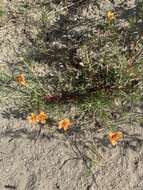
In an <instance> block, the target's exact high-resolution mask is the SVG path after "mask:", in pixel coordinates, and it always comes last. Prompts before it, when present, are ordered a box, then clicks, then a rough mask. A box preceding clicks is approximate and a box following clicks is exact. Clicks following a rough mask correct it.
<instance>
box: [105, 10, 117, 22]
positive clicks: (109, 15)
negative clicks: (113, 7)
mask: <svg viewBox="0 0 143 190" xmlns="http://www.w3.org/2000/svg"><path fill="white" fill-rule="evenodd" d="M107 19H108V20H109V21H112V20H115V19H116V16H115V13H114V12H112V11H108V12H107Z"/></svg>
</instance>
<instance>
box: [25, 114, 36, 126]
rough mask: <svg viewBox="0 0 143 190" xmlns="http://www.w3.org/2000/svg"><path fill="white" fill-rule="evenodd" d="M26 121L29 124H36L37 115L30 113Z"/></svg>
mask: <svg viewBox="0 0 143 190" xmlns="http://www.w3.org/2000/svg"><path fill="white" fill-rule="evenodd" d="M27 120H28V122H29V123H30V124H36V123H37V122H38V120H37V115H36V114H35V113H31V114H30V115H29V116H28V117H27Z"/></svg>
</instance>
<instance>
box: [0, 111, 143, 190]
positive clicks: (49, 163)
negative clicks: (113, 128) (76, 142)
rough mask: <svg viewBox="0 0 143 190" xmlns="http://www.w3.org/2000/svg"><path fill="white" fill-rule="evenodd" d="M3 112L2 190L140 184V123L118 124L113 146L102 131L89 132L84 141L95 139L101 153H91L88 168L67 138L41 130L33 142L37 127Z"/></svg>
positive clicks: (129, 189) (128, 188) (130, 188)
mask: <svg viewBox="0 0 143 190" xmlns="http://www.w3.org/2000/svg"><path fill="white" fill-rule="evenodd" d="M7 113H8V110H7V111H6V110H1V116H0V117H1V118H0V126H1V127H0V188H1V189H2V190H4V189H8V188H6V187H7V186H8V185H9V186H11V187H13V188H14V187H15V189H18V190H56V189H60V190H67V189H69V190H88V189H91V190H95V189H98V190H100V189H105V190H106V189H107V190H111V189H115V190H142V189H143V128H142V127H141V126H139V125H136V126H135V125H132V124H130V125H129V124H127V125H124V126H122V130H123V131H124V134H125V135H124V139H123V141H122V142H121V143H119V145H118V146H116V147H111V145H110V144H109V142H108V141H106V138H105V139H104V135H105V133H104V132H96V133H94V135H92V139H91V138H90V140H94V141H95V143H96V145H97V152H98V153H100V156H101V157H102V158H101V159H100V161H99V160H98V159H97V157H96V154H95V155H94V154H93V158H94V157H95V163H94V164H93V167H91V171H92V172H91V171H90V172H89V171H88V170H87V167H86V166H85V163H84V160H83V159H82V158H80V156H79V155H78V152H77V149H76V148H74V147H72V146H71V144H70V139H71V138H72V137H70V136H69V137H65V136H64V135H63V134H59V133H51V132H48V131H47V130H46V129H45V130H43V131H42V133H41V135H40V137H39V139H38V140H37V142H36V143H35V144H34V139H35V138H36V135H37V133H38V130H37V129H34V130H33V129H31V128H30V127H29V126H27V124H26V122H25V121H22V120H21V119H17V118H14V116H11V117H10V118H7V116H8V114H7ZM87 124H88V123H87ZM73 136H74V135H73ZM104 140H105V141H104ZM86 141H87V140H86ZM82 142H83V141H82ZM92 175H94V176H92ZM93 178H94V180H93ZM11 189H12V188H11Z"/></svg>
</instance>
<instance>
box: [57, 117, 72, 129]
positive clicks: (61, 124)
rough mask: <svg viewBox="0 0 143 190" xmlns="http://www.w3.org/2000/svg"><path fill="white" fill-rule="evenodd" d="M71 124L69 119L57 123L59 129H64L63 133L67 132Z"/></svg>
mask: <svg viewBox="0 0 143 190" xmlns="http://www.w3.org/2000/svg"><path fill="white" fill-rule="evenodd" d="M71 125H72V123H71V121H70V120H69V119H67V118H65V119H63V120H61V121H60V122H59V126H58V128H59V129H64V131H67V130H68V129H69V128H70V127H71Z"/></svg>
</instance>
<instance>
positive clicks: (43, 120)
mask: <svg viewBox="0 0 143 190" xmlns="http://www.w3.org/2000/svg"><path fill="white" fill-rule="evenodd" d="M47 119H48V116H47V115H46V113H45V112H43V111H41V112H40V113H39V115H37V120H38V122H40V123H42V124H44V123H46V120H47Z"/></svg>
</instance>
